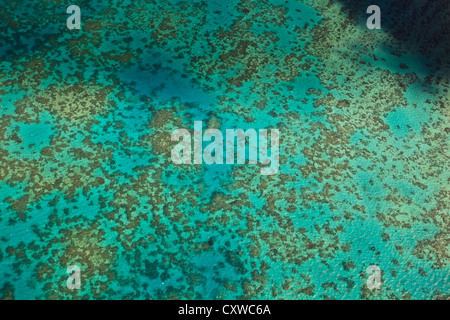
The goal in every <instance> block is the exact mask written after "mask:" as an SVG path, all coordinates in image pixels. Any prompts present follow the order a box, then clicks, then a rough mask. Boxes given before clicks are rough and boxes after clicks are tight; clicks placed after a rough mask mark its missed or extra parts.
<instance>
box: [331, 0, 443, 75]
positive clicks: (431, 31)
mask: <svg viewBox="0 0 450 320" xmlns="http://www.w3.org/2000/svg"><path fill="white" fill-rule="evenodd" d="M337 1H339V2H340V3H342V4H343V5H344V10H346V11H347V12H348V14H349V16H350V18H351V19H352V20H353V21H357V22H358V23H360V24H364V25H365V24H366V21H367V18H368V17H369V16H370V14H367V13H366V10H367V8H368V7H369V6H370V5H377V6H379V7H380V9H381V27H382V29H383V31H384V32H389V33H390V34H391V35H392V36H393V37H395V39H397V40H398V41H400V42H401V43H402V44H403V45H404V46H405V47H406V48H408V49H409V50H411V51H412V52H418V53H420V54H422V55H424V56H425V58H426V59H427V60H428V61H429V62H428V63H429V64H430V67H431V70H432V71H433V72H436V73H438V74H439V75H440V76H443V77H445V78H446V79H447V80H449V79H450V1H448V0H432V1H431V0H429V1H426V0H395V1H393V0H376V1H374V0H364V1H355V0H337ZM423 63H427V62H423Z"/></svg>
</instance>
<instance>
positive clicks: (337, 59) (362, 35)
mask: <svg viewBox="0 0 450 320" xmlns="http://www.w3.org/2000/svg"><path fill="white" fill-rule="evenodd" d="M366 2H367V1H361V2H360V5H359V6H360V8H359V7H358V8H355V7H351V6H350V5H349V3H350V2H349V1H338V0H314V1H312V0H305V1H297V0H288V1H286V0H258V1H253V0H229V1H224V0H205V1H197V0H189V1H180V0H173V1H169V0H148V1H141V0H110V1H100V0H90V1H77V3H76V4H77V5H78V6H79V7H80V8H81V29H80V30H76V29H74V30H69V29H68V28H67V27H66V20H67V18H68V17H69V14H67V13H66V9H67V7H68V6H69V5H71V4H75V3H71V2H68V1H62V0H42V1H34V0H23V1H5V0H2V1H0V30H2V32H0V106H1V108H0V298H2V299H447V298H449V294H450V279H449V276H450V268H449V257H450V226H449V222H450V210H449V202H450V183H449V181H450V174H449V172H450V171H449V156H450V152H449V134H450V92H449V88H450V83H449V81H450V72H449V65H448V59H444V58H442V59H440V58H439V57H444V56H445V57H447V58H448V55H446V54H447V53H448V49H449V46H448V44H447V46H445V45H443V44H442V43H440V44H437V43H436V44H434V45H433V42H432V41H438V40H436V39H435V38H433V37H429V38H427V37H421V38H420V39H419V40H420V41H421V42H420V41H419V42H420V43H418V42H415V41H414V31H417V28H418V27H417V26H415V25H413V24H411V26H413V27H414V26H415V27H414V28H412V29H411V32H412V33H410V34H407V33H400V32H399V31H398V30H399V29H401V28H402V26H403V27H404V28H407V26H408V21H406V22H405V21H398V23H399V24H398V25H396V21H397V20H396V13H399V12H401V10H400V9H399V10H400V11H395V10H394V11H389V10H390V7H389V1H380V3H382V4H380V7H381V10H382V19H383V20H382V29H381V30H370V29H368V28H367V27H366V24H365V21H366V19H367V17H368V15H367V13H366V12H365V8H367V7H368V6H369V5H371V4H372V3H369V2H367V5H364V4H363V3H366ZM358 3H359V2H358ZM424 3H431V2H430V1H422V2H421V1H412V2H411V4H410V7H409V8H408V11H407V12H408V13H414V12H415V14H416V15H419V14H422V15H423V17H422V20H417V19H415V20H414V21H421V22H423V24H424V28H426V24H425V23H426V22H427V21H428V22H430V21H433V17H434V16H435V15H436V12H439V13H440V14H442V17H445V14H446V16H447V17H448V16H449V13H450V5H449V4H448V2H446V1H433V4H429V6H430V7H431V9H432V10H428V11H427V10H423V8H424ZM373 4H375V3H373ZM405 10H406V9H405ZM404 12H406V11H404ZM442 17H441V18H442ZM404 19H414V15H412V14H411V15H406V16H405V17H404ZM443 19H444V18H442V19H441V20H443ZM430 23H431V22H430ZM445 25H446V24H444V23H443V24H442V26H445ZM433 32H434V33H439V32H441V31H440V30H439V25H436V23H434V24H433V28H430V29H429V32H428V33H433ZM445 32H447V33H445ZM445 32H444V31H442V32H441V33H439V34H441V35H448V30H447V31H445ZM399 35H402V36H399ZM406 35H407V36H406ZM429 39H431V40H430V41H431V42H430V41H428V40H429ZM447 43H448V42H447ZM439 50H441V51H442V52H440V51H439ZM199 120H202V121H203V126H204V128H217V129H220V130H221V131H225V130H226V129H232V128H243V129H247V128H254V129H263V128H277V129H279V130H280V168H279V171H278V173H277V174H275V175H270V176H264V175H261V174H260V170H259V169H260V168H259V166H258V165H206V164H202V165H191V166H189V165H175V164H173V163H172V161H171V157H170V155H171V149H172V147H173V145H174V143H173V142H172V141H171V139H170V137H171V133H172V132H173V130H175V129H177V128H188V129H189V130H192V129H193V123H194V121H199ZM71 265H77V266H79V267H80V270H81V288H80V289H79V290H76V289H75V290H70V289H68V288H67V286H66V280H67V278H68V276H69V275H68V274H67V273H66V270H67V268H68V266H71ZM371 265H376V266H378V267H379V268H380V270H381V286H380V289H379V290H377V289H375V290H370V289H369V288H368V287H367V280H368V278H369V276H370V274H369V273H368V272H367V269H368V267H369V266H371Z"/></svg>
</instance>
